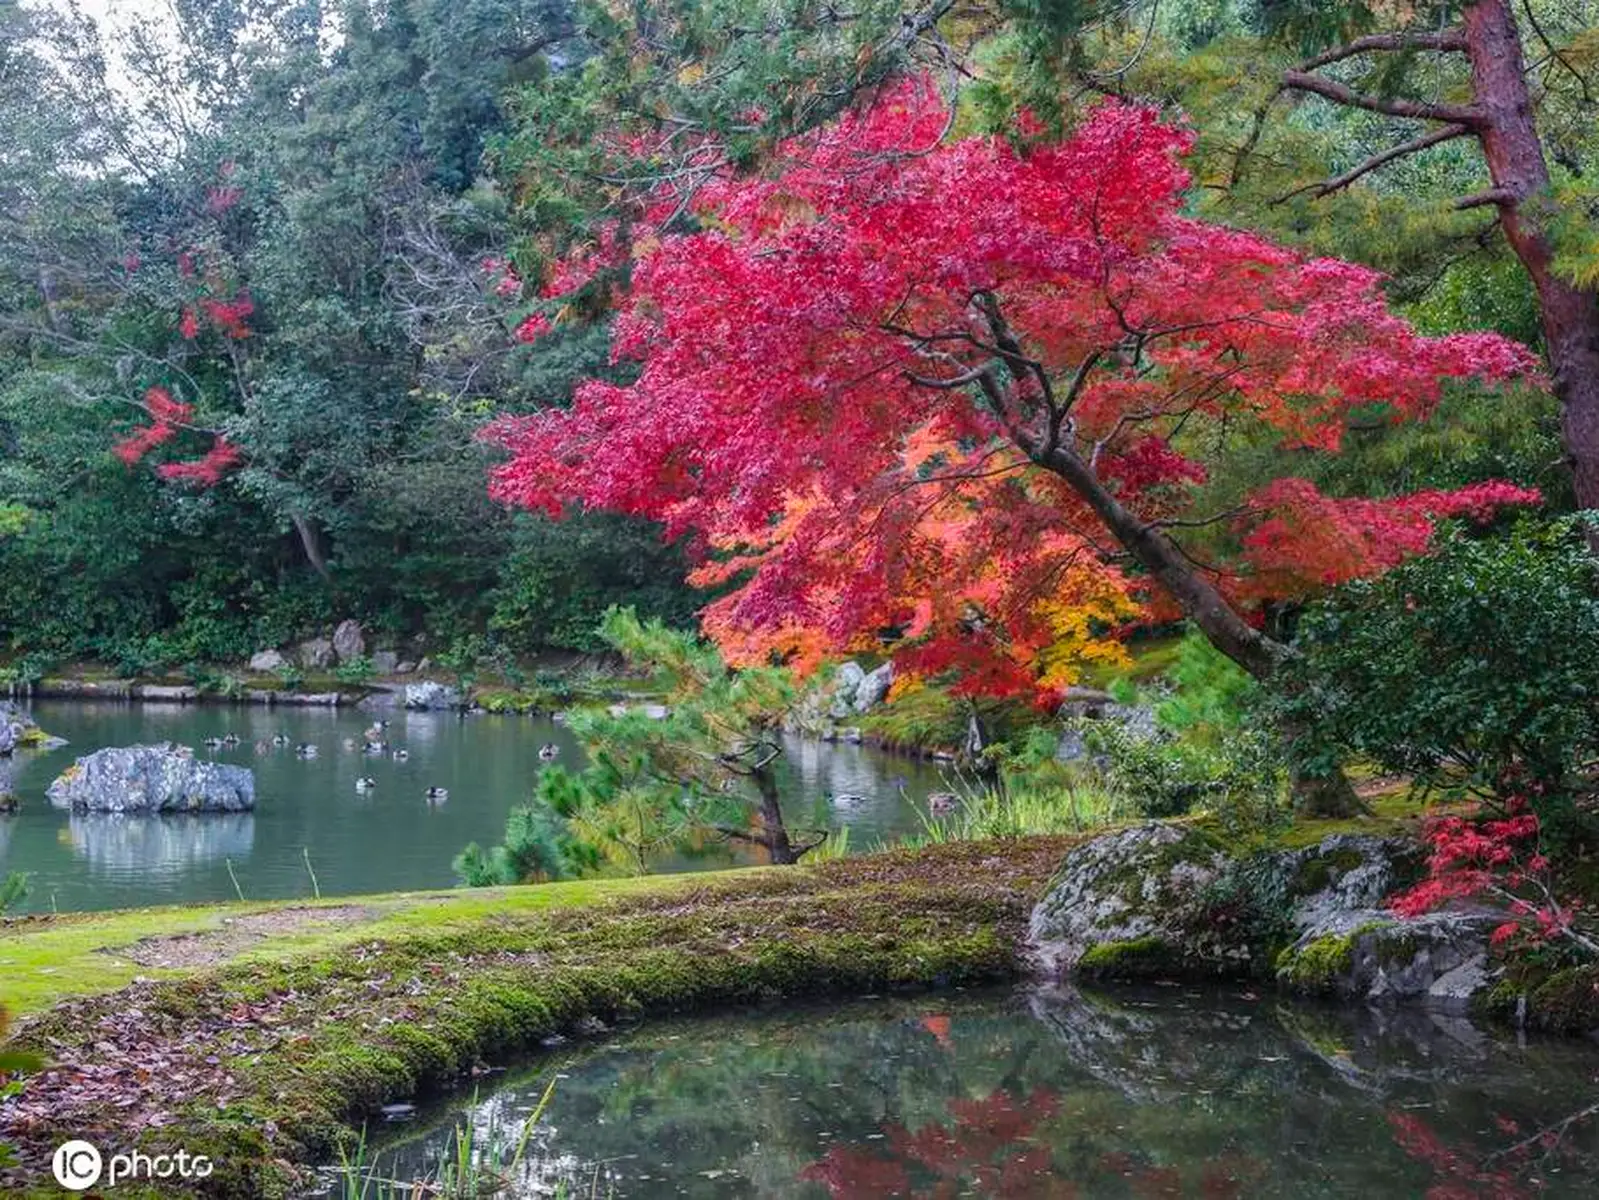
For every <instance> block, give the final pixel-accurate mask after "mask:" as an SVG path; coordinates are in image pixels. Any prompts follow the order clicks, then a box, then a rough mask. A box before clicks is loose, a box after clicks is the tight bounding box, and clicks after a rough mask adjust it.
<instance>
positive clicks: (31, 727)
mask: <svg viewBox="0 0 1599 1200" xmlns="http://www.w3.org/2000/svg"><path fill="white" fill-rule="evenodd" d="M66 744H67V743H66V741H65V739H63V738H57V737H51V736H50V735H49V734H47V733H45V731H44V730H42V729H40V728H39V726H38V725H36V724H35V723H34V720H33V718H32V717H30V716H29V715H28V714H27V713H25V712H23V711H22V710H21V709H19V708H13V707H12V706H11V705H9V704H3V703H0V756H4V755H8V754H15V753H16V752H17V751H18V750H54V749H55V748H56V747H57V746H65V745H66Z"/></svg>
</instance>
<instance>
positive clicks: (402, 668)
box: [394, 659, 416, 675]
mask: <svg viewBox="0 0 1599 1200" xmlns="http://www.w3.org/2000/svg"><path fill="white" fill-rule="evenodd" d="M394 673H395V674H396V675H414V674H416V664H415V663H414V662H411V661H410V660H409V659H407V660H406V661H405V662H402V663H400V664H399V665H398V666H396V667H395V668H394Z"/></svg>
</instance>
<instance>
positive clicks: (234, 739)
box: [222, 733, 243, 746]
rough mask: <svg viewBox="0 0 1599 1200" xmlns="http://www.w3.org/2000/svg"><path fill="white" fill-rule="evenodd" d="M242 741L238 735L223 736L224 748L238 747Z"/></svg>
mask: <svg viewBox="0 0 1599 1200" xmlns="http://www.w3.org/2000/svg"><path fill="white" fill-rule="evenodd" d="M242 740H243V739H242V738H240V737H239V735H238V734H236V733H224V734H223V735H222V744H223V745H224V746H237V745H238V744H239V743H240V742H241V741H242Z"/></svg>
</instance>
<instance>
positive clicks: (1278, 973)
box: [1031, 824, 1504, 1014]
mask: <svg viewBox="0 0 1599 1200" xmlns="http://www.w3.org/2000/svg"><path fill="white" fill-rule="evenodd" d="M1421 866H1422V863H1421V854H1420V851H1419V849H1418V848H1417V847H1416V846H1415V845H1414V844H1412V843H1410V842H1407V841H1404V840H1401V839H1396V838H1381V837H1372V836H1365V835H1354V834H1336V835H1333V836H1330V837H1327V838H1325V839H1323V840H1322V841H1321V842H1320V843H1319V844H1317V845H1315V846H1310V847H1306V848H1304V849H1298V850H1274V851H1266V852H1262V853H1257V854H1251V855H1248V856H1246V857H1242V858H1240V857H1234V856H1230V855H1228V854H1227V853H1225V852H1224V851H1223V850H1222V849H1221V848H1220V847H1218V846H1217V844H1216V843H1215V842H1213V841H1212V840H1210V839H1209V838H1207V837H1206V836H1205V835H1204V834H1203V833H1201V832H1199V831H1197V830H1194V829H1192V828H1189V827H1185V826H1178V825H1161V824H1152V825H1144V826H1139V827H1137V828H1134V829H1127V830H1121V831H1118V832H1116V833H1111V834H1106V835H1105V836H1103V837H1099V838H1096V839H1094V840H1093V841H1091V842H1088V843H1086V844H1084V845H1082V846H1079V847H1078V848H1077V849H1075V850H1073V851H1072V853H1071V854H1070V855H1068V856H1067V859H1066V862H1065V863H1064V864H1063V865H1062V867H1061V870H1060V873H1059V875H1057V877H1056V879H1055V882H1054V883H1053V884H1052V885H1051V887H1050V890H1049V892H1048V893H1047V894H1046V895H1045V897H1044V899H1043V900H1042V901H1041V902H1040V903H1039V905H1038V907H1037V908H1036V909H1035V910H1034V913H1033V921H1032V928H1031V940H1032V947H1033V952H1034V956H1035V958H1036V960H1037V962H1038V965H1039V966H1040V968H1041V969H1042V970H1043V972H1044V973H1045V974H1046V975H1048V976H1049V977H1051V978H1056V979H1058V978H1061V977H1062V976H1063V975H1067V974H1074V975H1079V976H1085V977H1090V978H1092V977H1104V978H1116V979H1147V978H1151V977H1159V976H1168V977H1171V976H1181V977H1196V976H1202V975H1203V976H1216V975H1240V974H1246V973H1247V974H1253V975H1255V976H1257V977H1265V978H1273V979H1275V981H1276V982H1277V983H1278V984H1279V985H1281V986H1282V987H1283V988H1284V989H1286V990H1288V991H1293V992H1298V993H1302V994H1310V995H1329V996H1333V995H1335V996H1340V997H1343V998H1345V999H1358V1000H1361V1001H1363V1002H1365V1003H1367V1004H1370V1005H1374V1006H1379V1007H1391V1006H1396V1005H1419V1006H1424V1007H1427V1008H1429V1009H1432V1010H1434V1011H1438V1012H1447V1013H1456V1014H1458V1013H1465V1012H1467V1011H1468V1010H1469V1009H1470V1008H1471V1007H1472V1006H1473V1004H1474V1002H1475V1000H1476V998H1477V997H1478V996H1479V995H1481V994H1482V993H1483V992H1484V990H1485V989H1487V988H1489V987H1491V986H1492V985H1493V983H1494V980H1495V971H1494V969H1493V968H1492V966H1491V964H1490V960H1489V956H1488V941H1487V939H1488V934H1489V932H1490V930H1491V929H1492V928H1493V926H1494V925H1495V924H1497V923H1498V922H1499V921H1501V920H1503V919H1504V918H1503V915H1502V914H1498V913H1494V912H1464V913H1458V912H1457V913H1437V914H1433V915H1430V916H1426V917H1421V918H1417V919H1401V918H1399V917H1397V916H1395V915H1394V914H1393V913H1392V912H1391V911H1389V910H1388V909H1387V908H1386V907H1385V902H1386V900H1387V898H1388V897H1389V896H1390V895H1392V894H1393V893H1394V892H1396V891H1398V890H1400V889H1402V888H1404V887H1405V886H1407V885H1409V884H1410V883H1412V882H1414V881H1415V879H1416V878H1417V876H1418V873H1419V871H1420V870H1421Z"/></svg>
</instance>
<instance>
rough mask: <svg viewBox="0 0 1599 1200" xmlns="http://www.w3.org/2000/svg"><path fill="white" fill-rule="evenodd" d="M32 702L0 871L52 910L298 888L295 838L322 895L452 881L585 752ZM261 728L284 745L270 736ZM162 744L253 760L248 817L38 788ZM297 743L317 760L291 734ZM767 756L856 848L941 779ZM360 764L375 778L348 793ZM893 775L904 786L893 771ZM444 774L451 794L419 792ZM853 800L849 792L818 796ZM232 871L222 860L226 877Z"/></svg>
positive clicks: (419, 722) (440, 720)
mask: <svg viewBox="0 0 1599 1200" xmlns="http://www.w3.org/2000/svg"><path fill="white" fill-rule="evenodd" d="M33 713H34V716H35V718H36V719H37V720H38V721H39V724H40V725H41V726H42V727H43V728H45V729H46V730H48V731H50V732H51V733H54V734H57V735H59V736H62V737H65V738H67V739H68V741H69V744H68V745H67V746H66V747H64V748H61V749H58V750H54V751H51V752H48V753H44V754H26V755H20V756H18V757H17V758H16V759H15V760H14V761H13V760H7V759H0V770H4V771H7V772H10V773H12V775H13V776H14V778H15V790H16V792H17V794H18V796H19V797H20V798H21V801H22V811H21V812H20V813H19V814H18V815H16V816H13V817H0V875H3V874H4V873H5V872H6V871H26V872H27V873H28V874H29V876H30V883H31V894H30V896H29V899H28V901H27V903H26V904H25V905H24V906H23V907H24V910H30V909H31V910H33V911H40V910H43V911H49V910H50V909H51V908H57V909H59V910H61V911H63V912H67V911H72V910H78V909H106V908H126V907H134V906H138V905H147V904H180V903H188V902H201V901H216V900H232V899H235V898H236V895H237V893H236V891H235V886H234V879H235V878H237V880H238V888H239V890H242V891H243V893H244V895H245V897H246V898H247V899H250V900H267V899H292V898H297V897H306V896H310V895H311V881H310V877H309V873H308V872H307V870H306V865H305V857H304V856H305V852H306V850H307V849H309V851H310V854H311V858H312V862H313V865H314V868H315V870H316V874H317V881H318V884H319V885H320V887H321V890H322V893H323V895H325V896H336V895H356V894H361V893H370V892H387V891H399V890H406V889H416V888H437V887H449V886H451V885H452V884H453V883H454V882H455V879H454V876H453V874H452V873H451V870H450V862H451V860H452V859H453V858H454V857H455V855H456V854H457V853H458V852H459V851H460V850H461V849H462V848H463V847H465V846H466V844H467V843H468V842H473V841H476V842H479V843H483V844H486V845H492V844H494V843H495V842H497V841H499V839H500V837H501V836H502V835H503V833H504V830H505V818H506V816H507V815H508V814H509V812H510V810H511V809H512V808H514V807H515V806H516V805H518V804H523V803H526V801H527V800H528V798H529V797H530V796H531V795H532V792H533V788H534V786H535V785H536V783H537V780H538V776H539V773H540V772H541V771H543V770H546V769H547V764H546V763H545V762H543V761H542V760H541V759H540V758H539V753H538V752H539V748H540V747H541V746H543V745H545V744H549V743H553V744H554V745H556V746H558V747H559V748H560V755H559V758H558V759H557V761H558V762H559V763H561V764H562V765H565V766H573V767H575V766H581V764H582V752H581V750H580V749H579V747H578V746H577V744H576V742H575V741H574V740H573V739H572V737H571V735H570V734H569V733H568V732H567V731H566V729H565V728H563V727H562V726H559V725H556V724H554V723H552V722H550V721H546V720H540V719H536V718H530V717H509V716H506V717H496V716H489V715H480V716H473V717H470V718H467V719H462V718H461V717H459V716H458V715H457V714H455V713H421V712H417V713H410V712H403V711H402V712H395V713H392V714H389V715H388V719H389V720H390V726H389V729H388V730H387V731H386V734H385V736H386V738H387V739H388V741H389V742H390V743H391V747H392V748H393V749H404V750H405V751H406V758H405V759H404V760H403V761H399V760H396V759H395V758H393V757H392V755H390V756H373V755H368V754H365V753H362V751H361V746H362V744H363V742H364V738H363V732H364V730H365V729H366V727H367V726H368V725H369V724H371V721H372V719H373V718H372V716H371V715H369V714H365V713H359V712H355V711H352V710H349V709H343V710H331V709H266V708H258V707H245V706H239V707H232V706H212V705H176V704H117V703H60V702H57V703H51V702H41V703H39V704H37V705H35V706H34V709H33ZM230 733H231V734H234V735H235V736H237V737H238V738H239V739H240V742H239V744H238V745H237V746H229V747H224V748H222V749H220V750H216V751H210V750H206V749H204V746H203V743H204V741H205V739H207V738H221V737H223V736H224V735H226V734H230ZM274 737H281V738H285V739H287V741H288V743H289V744H288V745H287V746H274V745H273V744H272V743H273V739H274ZM159 741H175V742H180V743H185V744H187V745H190V746H193V747H195V750H196V753H197V754H198V755H199V756H200V757H202V758H215V759H217V760H218V761H221V762H229V763H236V764H239V765H242V766H247V767H250V768H251V769H252V770H253V771H254V772H255V778H256V799H257V805H256V811H255V812H254V814H253V815H251V816H249V817H244V818H240V817H229V816H218V817H210V816H208V817H203V818H194V817H188V818H176V819H174V818H148V817H138V818H113V819H102V818H79V817H69V815H68V814H67V813H65V812H61V811H58V810H56V809H54V808H52V807H51V806H50V803H49V801H48V800H47V799H46V797H45V790H46V788H48V787H49V785H50V782H51V781H52V780H53V779H54V778H55V777H56V776H57V775H59V774H60V773H61V772H62V771H63V770H65V769H66V768H67V767H69V766H71V765H72V762H73V760H74V759H75V758H77V757H78V756H79V755H83V754H87V753H89V752H90V751H93V750H98V749H101V748H103V747H106V746H127V745H133V744H136V743H141V742H159ZM299 743H311V744H314V745H316V746H317V747H318V754H317V756H316V757H315V758H311V759H302V758H299V757H297V756H296V755H295V753H294V750H293V748H292V747H293V746H294V745H295V744H299ZM788 749H789V753H788V755H787V757H786V759H785V760H784V762H783V763H782V764H781V766H782V772H783V775H782V782H783V795H784V809H785V813H786V815H787V816H788V817H789V819H790V820H791V822H792V823H793V824H794V825H795V827H796V828H799V827H805V828H810V827H825V828H838V827H839V826H840V825H843V824H848V825H849V826H850V831H851V836H850V845H851V847H852V848H854V849H856V850H864V849H870V848H871V847H872V846H873V845H874V844H876V843H877V842H879V841H881V840H892V839H897V838H898V837H899V836H900V835H901V834H904V833H907V832H912V831H915V830H917V829H919V828H920V827H921V819H922V818H921V813H922V812H923V811H924V806H925V799H926V796H927V794H928V793H929V792H934V791H938V790H940V789H941V788H943V787H945V786H947V785H946V784H945V783H944V782H943V780H942V779H941V778H940V775H939V773H938V771H937V770H936V769H934V768H932V767H931V766H929V765H927V764H923V763H918V762H915V761H911V760H907V759H903V758H897V757H894V756H890V755H886V754H883V753H880V752H878V751H875V750H872V749H870V748H869V747H862V746H848V745H844V746H823V745H819V744H812V743H804V742H800V741H794V742H792V743H790V745H789V748H788ZM363 776H368V777H370V778H372V779H373V780H374V781H375V783H376V787H375V789H373V790H372V791H369V792H368V791H362V792H358V791H357V790H356V786H355V784H356V780H357V779H359V778H361V777H363ZM902 784H903V787H902V786H901V785H902ZM429 787H443V788H445V789H447V790H448V792H449V801H448V802H447V803H445V804H443V805H429V804H428V803H427V802H426V800H425V798H424V793H425V792H426V790H427V789H428V788H429ZM841 795H849V796H851V797H856V798H857V799H852V801H851V803H850V804H849V805H848V806H847V807H846V806H840V805H838V804H834V803H830V802H829V797H836V796H841ZM740 861H752V860H751V859H750V858H749V856H748V852H746V853H745V856H744V857H743V858H740V857H739V856H738V854H737V853H736V852H735V851H732V850H729V849H728V848H726V847H724V846H720V845H718V846H715V847H713V848H712V850H711V852H710V853H708V854H705V855H701V856H698V857H696V858H693V859H689V858H683V859H674V860H672V861H670V862H662V863H661V864H660V865H659V869H661V870H693V869H702V868H706V867H725V866H730V865H734V864H735V863H737V862H740ZM230 868H231V871H232V874H230Z"/></svg>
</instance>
